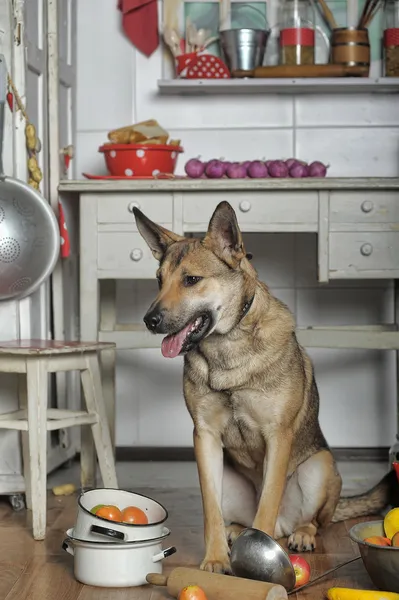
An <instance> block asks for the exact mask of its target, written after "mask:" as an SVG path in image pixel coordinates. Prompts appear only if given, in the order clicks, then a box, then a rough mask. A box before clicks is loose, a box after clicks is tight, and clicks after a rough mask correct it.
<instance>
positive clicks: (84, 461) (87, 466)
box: [80, 392, 97, 490]
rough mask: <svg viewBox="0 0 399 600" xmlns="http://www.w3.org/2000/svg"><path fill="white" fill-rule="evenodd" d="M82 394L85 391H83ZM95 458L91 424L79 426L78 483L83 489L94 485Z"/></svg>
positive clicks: (95, 472)
mask: <svg viewBox="0 0 399 600" xmlns="http://www.w3.org/2000/svg"><path fill="white" fill-rule="evenodd" d="M83 395H85V393H84V392H83ZM96 474H97V460H96V449H95V446H94V440H93V433H92V430H91V425H82V426H81V428H80V485H81V486H82V489H83V490H86V489H92V488H94V487H96Z"/></svg>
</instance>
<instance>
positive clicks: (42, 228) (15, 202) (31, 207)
mask: <svg viewBox="0 0 399 600" xmlns="http://www.w3.org/2000/svg"><path fill="white" fill-rule="evenodd" d="M6 94H7V67H6V62H5V58H4V56H3V55H0V300H11V299H21V298H24V297H26V296H29V295H30V294H32V293H33V292H35V291H36V290H37V289H38V288H39V287H40V285H41V284H42V283H43V282H44V281H46V280H47V279H48V277H49V276H50V275H51V273H52V271H53V269H54V267H55V265H56V262H57V260H58V256H59V251H60V233H59V225H58V223H57V219H56V217H55V215H54V212H53V211H52V209H51V207H50V206H49V204H48V202H47V201H46V200H45V199H44V198H43V196H42V195H41V194H40V193H39V192H37V191H36V190H34V189H33V188H32V187H30V186H29V185H28V184H26V183H25V182H23V181H20V180H18V179H14V178H13V177H8V176H7V175H5V173H4V169H3V135H4V118H5V114H4V113H5V103H6Z"/></svg>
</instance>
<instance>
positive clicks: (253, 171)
mask: <svg viewBox="0 0 399 600" xmlns="http://www.w3.org/2000/svg"><path fill="white" fill-rule="evenodd" d="M247 173H248V175H249V177H252V178H255V179H260V178H262V179H264V178H265V177H269V172H268V170H267V167H266V165H265V163H263V162H262V161H260V160H254V161H252V162H251V163H250V164H249V167H248V169H247Z"/></svg>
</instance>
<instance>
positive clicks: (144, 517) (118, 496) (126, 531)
mask: <svg viewBox="0 0 399 600" xmlns="http://www.w3.org/2000/svg"><path fill="white" fill-rule="evenodd" d="M167 518H168V511H167V510H166V508H164V507H163V506H162V505H161V504H159V502H156V501H155V500H153V499H152V498H148V497H147V496H143V495H142V494H136V493H134V492H128V491H125V490H115V489H109V488H104V489H94V490H88V491H86V492H83V493H82V494H81V495H80V497H79V499H78V514H77V519H76V524H75V527H74V536H75V537H76V538H78V539H79V540H83V541H99V539H101V540H102V541H104V542H113V543H115V542H117V543H121V542H136V541H139V540H152V539H155V538H159V537H161V536H162V532H163V529H164V524H165V522H166V520H167Z"/></svg>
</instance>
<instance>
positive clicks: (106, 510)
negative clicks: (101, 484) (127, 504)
mask: <svg viewBox="0 0 399 600" xmlns="http://www.w3.org/2000/svg"><path fill="white" fill-rule="evenodd" d="M96 517H102V518H103V519H107V521H117V522H119V523H121V522H122V513H121V511H120V510H119V508H118V507H117V506H113V505H112V504H110V505H106V506H102V507H101V508H99V509H98V511H97V512H96Z"/></svg>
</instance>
